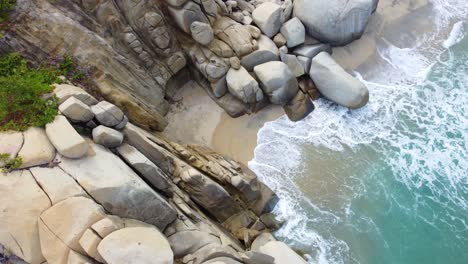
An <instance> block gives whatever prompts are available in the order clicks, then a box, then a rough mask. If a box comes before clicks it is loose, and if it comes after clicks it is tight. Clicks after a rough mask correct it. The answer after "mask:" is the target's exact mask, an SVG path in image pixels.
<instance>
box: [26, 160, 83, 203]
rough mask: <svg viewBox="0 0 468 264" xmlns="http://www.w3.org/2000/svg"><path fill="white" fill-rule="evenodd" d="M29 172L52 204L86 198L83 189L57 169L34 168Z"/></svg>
mask: <svg viewBox="0 0 468 264" xmlns="http://www.w3.org/2000/svg"><path fill="white" fill-rule="evenodd" d="M30 171H31V173H32V175H33V176H34V178H35V179H36V181H37V183H38V184H39V185H40V186H41V188H42V190H44V191H45V192H46V193H47V196H49V198H50V200H51V202H52V204H56V203H58V202H60V201H62V200H65V199H67V198H70V197H73V196H83V197H88V195H87V194H86V192H85V191H84V190H83V188H81V186H79V185H78V184H77V183H76V181H75V180H74V179H73V178H72V177H70V175H68V174H66V173H65V172H64V171H63V170H62V169H60V168H59V167H54V168H42V167H34V168H31V169H30Z"/></svg>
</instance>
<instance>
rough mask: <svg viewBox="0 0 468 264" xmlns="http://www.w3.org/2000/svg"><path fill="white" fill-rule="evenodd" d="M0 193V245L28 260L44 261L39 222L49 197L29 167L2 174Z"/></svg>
mask: <svg viewBox="0 0 468 264" xmlns="http://www.w3.org/2000/svg"><path fill="white" fill-rule="evenodd" d="M0 193H1V195H0V212H1V213H0V244H2V245H4V246H5V247H6V248H8V249H9V250H10V251H11V252H13V253H14V254H15V255H16V256H18V257H20V258H22V259H24V260H25V261H27V262H28V263H31V264H40V263H42V262H43V261H44V260H45V259H44V257H43V255H42V252H41V245H40V242H39V230H38V226H37V221H38V218H39V216H40V214H41V213H42V212H43V211H44V210H46V209H47V208H49V207H50V206H51V204H50V200H49V198H48V197H47V195H46V194H45V193H44V192H43V191H42V190H41V188H40V187H39V186H38V185H37V183H36V181H35V180H34V178H33V176H32V175H31V173H30V172H29V171H28V170H19V171H13V172H11V173H8V174H3V173H0Z"/></svg>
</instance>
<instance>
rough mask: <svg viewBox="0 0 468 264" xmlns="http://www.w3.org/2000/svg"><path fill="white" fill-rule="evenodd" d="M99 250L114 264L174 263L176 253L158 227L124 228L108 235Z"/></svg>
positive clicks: (100, 244)
mask: <svg viewBox="0 0 468 264" xmlns="http://www.w3.org/2000/svg"><path fill="white" fill-rule="evenodd" d="M98 252H99V254H101V256H102V258H104V260H105V261H106V262H107V263H112V264H128V263H138V264H152V263H158V264H172V263H173V262H174V260H173V259H174V253H173V252H172V249H171V246H170V245H169V242H168V241H167V239H166V237H165V236H164V235H163V234H162V233H161V232H160V231H159V230H158V229H156V228H151V227H131V228H123V229H120V230H117V231H115V232H112V233H111V234H109V235H108V236H106V237H105V238H104V239H103V240H102V242H101V243H99V246H98Z"/></svg>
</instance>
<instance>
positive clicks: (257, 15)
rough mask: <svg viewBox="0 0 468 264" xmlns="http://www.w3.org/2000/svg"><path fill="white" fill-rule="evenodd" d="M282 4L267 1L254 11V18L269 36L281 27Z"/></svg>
mask: <svg viewBox="0 0 468 264" xmlns="http://www.w3.org/2000/svg"><path fill="white" fill-rule="evenodd" d="M281 14H282V9H281V6H280V5H278V4H275V3H272V2H265V3H262V4H260V5H258V6H257V8H255V10H254V11H253V12H252V19H253V21H254V23H255V24H256V25H257V26H258V27H259V28H260V30H261V31H262V32H263V33H264V34H265V35H267V36H268V37H269V38H271V37H273V36H274V35H276V33H278V31H279V29H280V27H281Z"/></svg>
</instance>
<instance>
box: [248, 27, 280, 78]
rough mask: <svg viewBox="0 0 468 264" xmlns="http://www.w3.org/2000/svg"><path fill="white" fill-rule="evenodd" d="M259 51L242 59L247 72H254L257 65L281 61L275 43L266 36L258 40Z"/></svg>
mask: <svg viewBox="0 0 468 264" xmlns="http://www.w3.org/2000/svg"><path fill="white" fill-rule="evenodd" d="M257 41H258V49H257V50H255V51H253V52H252V53H250V54H248V55H245V56H244V57H242V59H241V65H242V66H243V67H244V68H245V69H246V70H247V71H252V70H253V68H254V67H255V66H257V65H260V64H262V63H265V62H269V61H277V60H278V59H279V57H278V55H279V50H278V48H277V47H276V45H275V43H274V42H273V41H272V40H271V39H270V38H268V37H267V36H265V35H261V36H260V37H259V38H258V40H257Z"/></svg>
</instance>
